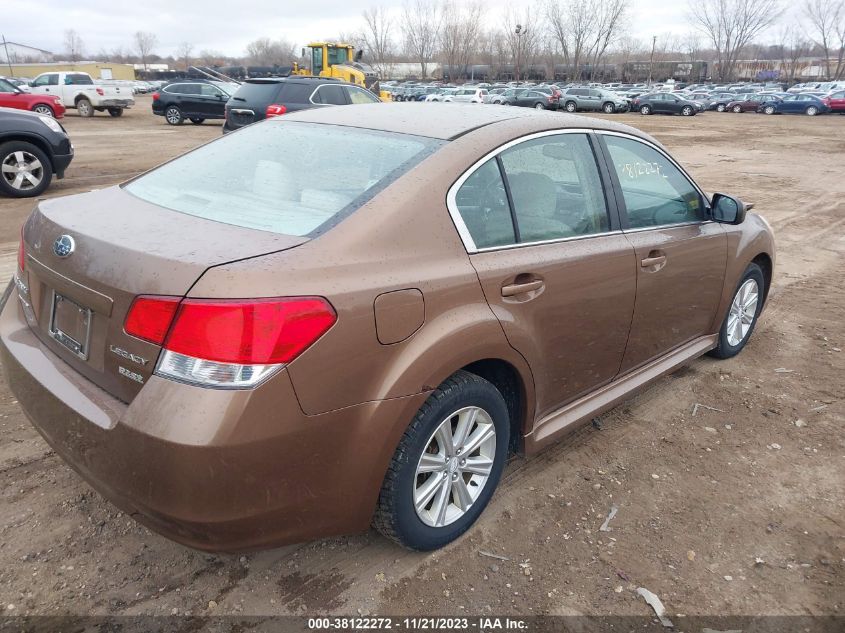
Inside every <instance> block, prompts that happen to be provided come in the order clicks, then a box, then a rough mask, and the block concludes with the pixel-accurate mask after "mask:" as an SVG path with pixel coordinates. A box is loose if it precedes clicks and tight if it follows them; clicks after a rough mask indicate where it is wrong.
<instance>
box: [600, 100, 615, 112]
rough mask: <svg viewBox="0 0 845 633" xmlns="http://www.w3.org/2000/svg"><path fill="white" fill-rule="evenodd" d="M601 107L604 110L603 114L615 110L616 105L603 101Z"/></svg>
mask: <svg viewBox="0 0 845 633" xmlns="http://www.w3.org/2000/svg"><path fill="white" fill-rule="evenodd" d="M601 109H602V110H604V113H605V114H613V113H614V112H615V111H616V106H614V105H613V104H612V103H609V102H608V103H605V104H604V105H603V106H602V108H601Z"/></svg>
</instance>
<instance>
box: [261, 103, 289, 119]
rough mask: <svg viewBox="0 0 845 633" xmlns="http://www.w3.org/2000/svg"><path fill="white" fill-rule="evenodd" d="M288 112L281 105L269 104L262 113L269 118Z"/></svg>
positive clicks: (285, 107)
mask: <svg viewBox="0 0 845 633" xmlns="http://www.w3.org/2000/svg"><path fill="white" fill-rule="evenodd" d="M287 111H288V108H287V106H285V105H282V104H281V103H271V104H270V105H268V106H267V109H266V110H265V111H264V114H266V115H267V116H268V117H269V116H281V115H283V114H284V113H285V112H287Z"/></svg>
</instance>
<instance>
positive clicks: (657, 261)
mask: <svg viewBox="0 0 845 633" xmlns="http://www.w3.org/2000/svg"><path fill="white" fill-rule="evenodd" d="M665 263H666V255H664V254H662V253H658V252H655V251H652V252H651V253H649V254H648V257H646V258H645V259H643V260H642V261H641V262H640V266H642V267H643V268H651V267H652V266H663V264H665Z"/></svg>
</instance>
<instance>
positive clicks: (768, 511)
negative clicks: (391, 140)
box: [0, 97, 845, 616]
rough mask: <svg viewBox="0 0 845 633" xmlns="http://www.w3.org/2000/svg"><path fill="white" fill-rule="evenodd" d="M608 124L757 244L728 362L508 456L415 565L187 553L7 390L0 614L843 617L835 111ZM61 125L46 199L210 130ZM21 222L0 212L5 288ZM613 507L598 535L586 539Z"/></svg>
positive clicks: (134, 113)
mask: <svg viewBox="0 0 845 633" xmlns="http://www.w3.org/2000/svg"><path fill="white" fill-rule="evenodd" d="M432 107H438V105H437V104H433V105H432ZM613 118H614V120H618V121H622V122H625V123H629V124H631V125H634V126H636V127H639V128H642V129H644V130H646V131H648V132H650V133H652V134H653V135H654V136H656V137H657V138H658V139H659V140H661V141H662V142H664V143H665V144H666V145H667V146H668V148H669V149H670V151H672V152H673V154H674V155H675V156H676V157H677V158H679V159H680V160H681V161H682V162H683V163H684V164H685V165H686V166H687V167H688V168H689V170H690V172H691V173H692V174H693V175H694V177H695V178H696V179H697V180H698V182H699V183H700V184H701V185H702V186H703V187H704V188H705V189H707V190H709V191H725V192H731V193H734V194H737V195H739V196H740V197H742V198H743V199H745V200H747V201H752V202H754V203H756V209H757V211H758V212H759V213H761V214H762V215H764V216H765V217H766V218H767V219H768V221H769V222H770V223H771V224H772V226H773V227H774V230H775V232H776V236H777V245H778V260H777V263H776V272H775V280H774V288H773V291H772V296H771V301H770V304H769V307H768V308H767V310H766V312H765V313H764V315H763V317H762V320H761V322H760V324H759V326H758V328H757V330H756V332H755V335H754V338H753V339H752V341H751V342H750V344H749V345H748V347H747V348H746V350H745V351H744V352H743V353H742V354H740V355H739V356H738V357H737V358H734V359H732V360H728V361H716V360H713V359H710V358H703V359H699V360H696V361H694V362H693V363H691V364H690V365H689V366H688V367H686V368H684V369H682V370H680V371H678V372H676V373H675V374H674V375H671V376H669V377H667V378H664V379H662V380H660V381H659V382H657V383H656V384H655V385H654V386H652V387H651V388H650V389H649V390H647V391H645V392H644V393H642V394H640V395H638V396H637V397H636V398H634V399H632V400H631V401H630V402H628V403H627V404H625V405H623V406H620V407H618V408H617V409H615V410H613V411H612V412H610V413H608V414H607V415H605V416H604V417H603V418H602V420H601V428H600V429H599V428H594V427H586V428H583V429H582V430H580V431H579V432H577V433H576V434H574V435H573V436H571V437H570V438H569V439H567V440H565V441H563V442H562V443H560V444H559V445H557V446H555V447H553V448H552V449H550V450H548V451H546V452H545V453H543V454H542V455H540V456H539V457H538V458H535V459H533V460H524V459H521V458H516V459H514V460H513V461H512V463H511V464H510V465H509V466H508V468H507V470H506V473H505V476H504V479H503V481H502V483H501V485H500V486H499V489H498V491H497V493H496V494H495V496H494V497H493V500H492V502H491V504H490V506H489V507H488V508H487V511H486V512H485V513H484V515H483V516H482V518H481V519H480V521H479V522H478V524H477V525H476V527H475V528H474V529H472V530H471V531H470V532H469V533H468V534H467V535H466V536H465V537H463V538H462V539H460V540H459V541H457V542H456V543H454V544H452V545H451V546H449V547H447V548H445V549H443V550H441V551H439V552H436V553H433V554H419V553H411V552H408V551H405V550H402V549H400V548H399V547H397V546H395V545H394V544H392V543H390V542H388V541H387V540H385V539H384V538H382V537H381V536H379V535H378V534H376V533H375V532H369V533H367V534H362V535H355V536H349V537H343V538H334V539H327V540H321V541H317V542H313V543H304V544H301V545H296V546H290V547H283V548H280V549H275V550H272V551H266V552H261V553H256V554H249V555H245V556H240V555H210V554H205V553H199V552H196V551H193V550H190V549H186V548H184V547H182V546H179V545H176V544H174V543H172V542H170V541H167V540H165V539H164V538H162V537H160V536H158V535H156V534H154V533H151V532H149V531H148V530H147V529H145V528H143V527H141V526H139V525H138V524H137V523H135V521H133V520H131V519H130V518H129V517H127V516H126V515H124V514H122V513H121V512H119V511H117V510H116V509H115V508H114V507H112V506H111V505H110V504H109V503H108V502H106V501H104V500H103V499H102V498H101V497H100V496H99V495H98V494H97V493H95V492H93V491H92V490H91V489H90V488H89V487H88V486H87V485H86V484H84V483H83V482H82V481H81V480H80V479H79V478H78V477H77V476H76V474H74V473H73V472H72V471H71V469H70V468H68V467H67V466H66V465H65V464H64V463H63V462H62V461H61V460H60V459H59V458H58V457H57V456H56V455H55V454H54V453H53V452H52V451H51V450H50V449H49V448H48V446H47V445H46V444H45V443H44V441H43V440H42V439H41V437H40V436H39V435H38V434H37V433H36V432H35V430H34V429H33V428H32V427H31V426H30V424H29V423H28V422H27V420H26V419H25V417H24V415H23V414H22V412H21V410H20V409H19V407H18V405H17V403H16V401H15V399H14V397H13V396H12V395H11V394H10V393H9V391H8V389H7V388H6V386H5V383H3V384H2V386H0V609H2V610H5V613H6V614H7V615H11V614H29V615H41V614H125V615H135V614H166V615H170V614H192V615H207V614H208V615H210V614H215V615H218V614H238V615H247V614H290V613H293V614H306V613H307V614H309V615H310V614H315V613H332V614H352V615H354V614H397V615H399V614H474V615H482V614H489V613H498V614H502V613H507V614H522V615H529V614H613V615H649V614H650V613H651V612H650V609H649V607H648V606H647V605H646V604H645V602H643V600H642V599H641V598H639V597H638V596H637V595H636V593H635V590H636V587H639V586H642V587H646V588H648V589H650V590H651V591H653V592H654V593H656V594H657V595H658V596H660V598H661V599H662V601H663V603H664V604H665V605H666V607H667V610H668V613H669V614H670V615H673V616H675V615H676V614H686V615H688V616H692V615H711V614H735V615H757V614H789V615H818V614H842V613H843V611H845V434H843V422H845V353H843V352H842V348H845V257H843V255H845V227H843V223H845V168H843V165H845V117H842V116H824V117H815V118H811V117H806V116H781V117H767V116H762V115H754V114H739V115H737V114H732V113H726V114H716V113H707V114H705V115H703V116H696V117H694V118H692V119H687V118H681V117H656V116H652V117H642V116H639V115H633V114H629V115H616V116H614V117H613ZM64 124H65V126H66V127H67V129H68V132H69V133H70V135H71V137H72V139H73V142H74V145H75V147H76V158H75V159H74V161H73V164H72V165H71V167H70V169H69V170H68V172H67V177H66V178H65V179H64V180H63V181H59V182H57V183H55V184H54V186H53V187H51V189H50V190H49V192H48V195H50V196H59V195H66V194H69V193H76V192H80V191H85V190H88V189H92V188H97V187H103V186H106V185H110V184H113V183H116V182H119V181H121V180H124V179H126V178H127V177H129V176H131V175H134V174H136V173H138V172H140V171H143V170H145V169H148V168H150V167H152V166H154V165H156V164H157V163H159V162H162V161H164V160H165V159H168V158H170V157H172V156H174V155H176V154H178V153H180V152H182V151H184V150H187V149H189V148H191V147H194V146H195V145H197V144H199V143H201V142H204V141H206V140H209V139H213V138H216V137H218V136H219V135H220V125H219V123H206V124H204V125H202V126H194V125H191V124H187V125H183V126H181V127H171V126H168V125H166V124H165V122H164V120H163V119H162V118H161V117H154V116H153V115H152V114H151V113H150V108H149V98H148V97H141V98H139V100H138V106H137V107H136V108H135V109H133V110H130V111H128V112H127V113H126V115H125V116H124V117H123V118H121V119H111V118H110V117H108V116H103V115H101V114H98V115H97V116H96V117H94V118H93V119H81V118H79V117H78V116H77V115H76V114H75V112H74V111H71V112H70V114H69V115H68V116H67V117H66V118H65V120H64ZM31 207H32V202H31V201H12V200H9V199H0V272H2V274H3V277H4V278H7V277H8V276H10V275H11V271H12V270H13V268H14V251H15V248H16V243H17V238H18V231H19V227H20V225H21V223H22V222H23V220H24V218H25V217H26V215H27V214H28V213H29V211H30V209H31ZM696 404H699V405H705V406H699V407H697V408H696V407H695V405H696ZM694 409H696V411H695V412H694ZM614 505H615V506H617V507H618V514H617V515H616V516H615V518H613V520H612V521H610V524H609V525H610V527H611V531H609V532H601V531H599V526H600V525H601V524H602V522H603V521H604V519H605V517H606V516H607V514H608V512H609V510H610V508H611V507H612V506H614ZM489 554H494V555H496V556H499V557H503V559H499V558H493V557H491V556H489Z"/></svg>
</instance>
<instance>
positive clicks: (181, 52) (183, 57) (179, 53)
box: [175, 42, 194, 70]
mask: <svg viewBox="0 0 845 633" xmlns="http://www.w3.org/2000/svg"><path fill="white" fill-rule="evenodd" d="M193 52H194V45H193V44H191V43H190V42H182V43H181V44H179V46H178V47H176V55H175V57H176V59H178V60H180V61H181V62H182V63H183V64H184V66H185V70H188V67H189V66H190V65H191V53H193Z"/></svg>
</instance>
